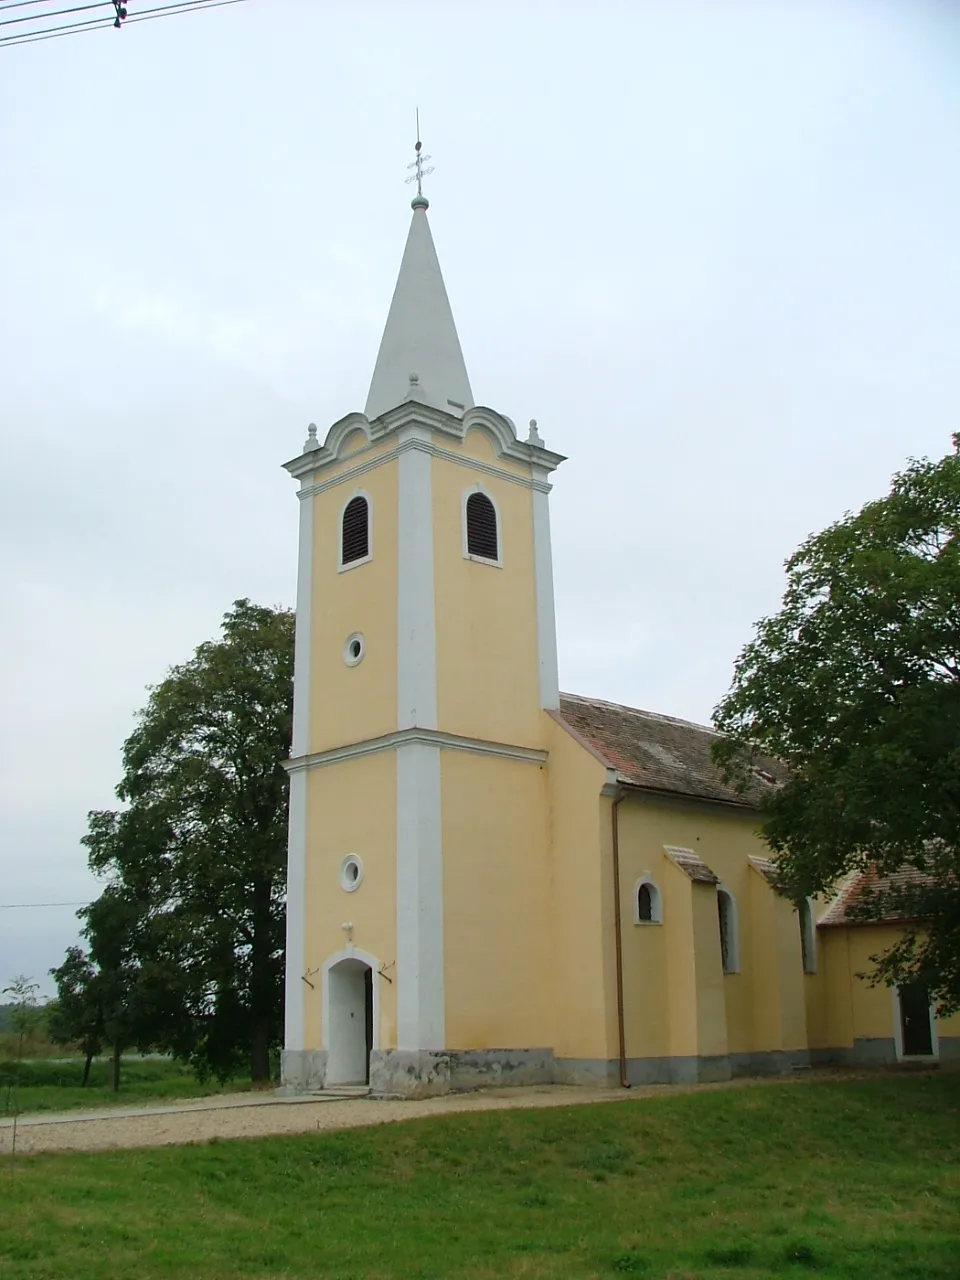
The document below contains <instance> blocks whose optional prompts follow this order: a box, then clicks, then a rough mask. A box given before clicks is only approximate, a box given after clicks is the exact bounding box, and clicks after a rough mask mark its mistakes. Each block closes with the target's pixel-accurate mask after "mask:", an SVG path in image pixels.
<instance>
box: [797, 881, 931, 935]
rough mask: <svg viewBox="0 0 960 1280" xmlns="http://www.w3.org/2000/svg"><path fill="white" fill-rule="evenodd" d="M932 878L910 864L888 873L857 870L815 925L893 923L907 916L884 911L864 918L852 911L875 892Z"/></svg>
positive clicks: (920, 883)
mask: <svg viewBox="0 0 960 1280" xmlns="http://www.w3.org/2000/svg"><path fill="white" fill-rule="evenodd" d="M932 883H933V877H932V876H930V875H926V874H925V873H924V872H922V871H917V870H916V868H914V867H904V868H903V869H902V870H900V871H894V872H891V873H890V874H889V875H879V874H878V873H877V872H876V871H861V872H858V874H857V875H855V876H853V877H852V878H851V879H850V880H848V882H847V883H846V884H845V885H844V886H843V887H842V888H841V890H840V892H839V893H838V894H837V896H836V898H834V900H833V902H831V904H830V906H829V907H828V908H827V910H826V911H825V912H824V914H823V915H822V916H821V917H820V919H819V920H818V921H817V925H818V927H819V928H830V926H831V925H848V924H896V923H897V922H898V921H901V920H906V919H908V917H907V916H906V915H904V914H902V913H901V912H897V911H892V910H891V911H887V912H885V913H884V915H883V916H881V917H880V918H879V919H875V920H864V919H862V918H861V917H859V916H856V915H854V914H853V908H854V907H855V906H856V904H857V903H860V902H864V901H866V900H867V899H868V898H870V897H871V896H872V895H873V894H875V893H886V892H888V891H890V890H898V889H905V888H908V887H909V886H911V885H926V884H932Z"/></svg>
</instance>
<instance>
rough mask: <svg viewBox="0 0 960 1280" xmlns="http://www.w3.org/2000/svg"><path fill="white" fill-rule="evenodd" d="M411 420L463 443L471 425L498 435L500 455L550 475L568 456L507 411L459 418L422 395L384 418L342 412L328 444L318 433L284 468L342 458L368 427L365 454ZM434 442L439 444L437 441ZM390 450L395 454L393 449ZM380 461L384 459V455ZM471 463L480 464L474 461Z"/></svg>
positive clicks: (296, 470)
mask: <svg viewBox="0 0 960 1280" xmlns="http://www.w3.org/2000/svg"><path fill="white" fill-rule="evenodd" d="M409 426H419V427H426V428H427V429H428V430H429V431H430V432H431V434H437V435H439V436H441V437H442V436H447V437H449V438H450V439H451V440H456V441H457V442H458V443H462V441H463V440H464V438H465V436H466V434H467V432H468V431H471V430H481V431H483V432H485V434H486V435H487V436H488V437H489V439H490V440H491V441H492V443H493V446H494V449H495V451H496V454H497V456H498V457H501V458H509V459H510V460H511V461H513V462H522V463H525V464H526V465H527V466H529V467H530V468H531V469H532V470H533V471H536V472H539V473H540V474H543V475H549V473H550V472H551V471H555V470H556V469H557V467H559V465H560V463H561V462H565V461H566V458H565V457H564V455H563V454H560V453H553V452H551V450H549V449H545V448H543V446H542V445H539V444H532V443H530V442H529V441H526V440H519V439H517V433H516V429H515V428H514V425H513V423H512V422H511V421H510V419H509V418H507V417H505V416H504V415H503V414H500V413H497V412H495V411H494V410H493V409H487V408H485V407H483V406H482V405H481V406H478V407H476V408H474V409H468V410H467V411H466V413H465V414H464V415H463V417H462V418H456V417H454V416H453V415H452V414H449V413H444V412H443V411H442V410H440V409H435V408H433V406H432V405H427V404H421V403H420V402H419V401H416V400H408V401H407V403H406V404H402V405H399V406H398V407H397V408H396V409H391V410H390V411H389V412H388V413H384V414H381V416H380V417H379V418H374V420H373V421H372V422H371V421H370V420H369V419H368V418H367V417H366V416H365V415H364V414H362V413H350V414H347V416H346V417H345V418H341V419H340V420H339V421H338V422H335V423H334V424H333V426H332V427H331V428H330V430H329V431H328V432H327V436H326V439H325V440H324V442H323V444H322V445H320V444H317V441H316V436H315V434H314V435H312V436H311V439H310V440H308V442H307V445H306V447H305V448H304V450H303V452H302V453H301V454H300V455H299V457H296V458H293V459H291V460H290V461H289V462H285V463H284V464H283V465H284V469H285V470H286V471H289V472H290V474H291V475H292V476H294V477H295V478H296V479H301V480H303V479H305V478H306V477H308V476H311V475H313V474H315V473H316V472H318V471H323V470H325V469H326V468H327V467H331V466H333V465H334V464H335V463H337V462H340V461H342V459H341V457H340V449H341V447H342V446H343V442H344V441H345V440H346V438H347V437H348V436H349V435H351V434H352V433H353V432H354V431H358V430H359V431H362V432H363V433H364V435H365V436H366V437H367V444H366V446H365V447H364V448H363V449H361V450H360V451H359V454H360V455H362V454H363V453H365V452H367V450H368V449H371V448H373V447H374V446H375V445H376V444H378V443H379V442H380V441H381V440H384V439H386V438H387V437H389V436H393V435H397V434H399V433H400V432H401V431H402V430H403V429H404V428H405V427H409ZM311 431H312V428H311ZM406 443H409V442H406ZM425 443H426V442H424V444H425ZM431 445H433V442H432V441H431ZM433 448H435V449H437V450H438V453H437V456H451V457H453V458H454V459H455V460H458V461H459V460H461V459H460V456H459V454H448V452H447V451H445V450H443V449H442V446H438V445H433ZM386 456H388V457H389V456H392V454H388V455H386ZM376 461H377V462H378V461H380V459H377V460H376ZM369 465H376V462H373V463H368V464H367V466H369ZM469 465H474V464H473V463H472V462H471V463H470V464H469ZM475 465H477V466H479V467H480V468H481V469H484V468H487V469H490V468H489V464H484V463H478V464H475ZM492 470H493V472H494V473H495V474H497V475H507V474H508V473H507V472H504V471H500V470H499V469H497V468H492ZM340 478H342V477H338V481H339V479H340ZM512 478H513V479H514V480H517V481H519V483H522V484H530V483H531V481H528V480H521V479H520V478H519V477H512ZM321 483H322V482H321ZM532 483H533V484H534V486H537V485H539V484H543V483H545V482H544V481H540V480H539V479H534V480H533V481H532ZM314 491H315V492H317V491H319V490H317V489H316V488H315V487H314Z"/></svg>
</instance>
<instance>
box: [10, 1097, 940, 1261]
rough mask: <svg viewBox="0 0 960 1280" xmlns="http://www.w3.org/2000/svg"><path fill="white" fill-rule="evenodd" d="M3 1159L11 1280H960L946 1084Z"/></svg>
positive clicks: (652, 1102) (600, 1107)
mask: <svg viewBox="0 0 960 1280" xmlns="http://www.w3.org/2000/svg"><path fill="white" fill-rule="evenodd" d="M369 1105H370V1106H375V1105H376V1103H370V1104H369ZM8 1161H9V1157H7V1158H5V1159H4V1160H2V1161H0V1176H2V1181H3V1186H4V1191H3V1213H2V1214H0V1275H2V1276H3V1278H4V1280H8V1278H9V1280H46V1278H47V1277H59V1276H70V1277H71V1280H101V1278H106V1277H113V1276H127V1275H136V1276H137V1277H138V1278H139V1280H159V1277H164V1278H165V1280H167V1278H170V1277H174V1278H179V1280H187V1278H189V1280H195V1277H197V1276H202V1277H204V1280H246V1278H249V1280H253V1278H254V1277H257V1280H279V1277H284V1278H285V1280H308V1278H311V1280H312V1278H315V1277H336V1278H337V1280H374V1278H376V1280H433V1278H437V1280H440V1278H441V1277H450V1276H456V1277H458V1278H460V1280H494V1278H496V1280H503V1278H504V1277H506V1278H508V1280H511V1278H514V1277H516V1278H519V1277H524V1278H525V1280H536V1278H543V1280H554V1278H560V1277H563V1278H564V1280H567V1278H571V1280H588V1278H591V1277H601V1278H602V1277H608V1276H610V1277H616V1276H620V1275H632V1276H645V1277H651V1278H653V1277H656V1278H659V1280H667V1278H669V1280H721V1278H722V1277H723V1278H728V1280H729V1278H730V1277H737V1278H739V1280H770V1277H781V1276H783V1277H794V1278H796V1277H802V1276H810V1277H813V1276H816V1277H821V1278H822V1280H894V1278H895V1280H956V1277H957V1276H958V1275H960V1076H958V1075H956V1074H954V1075H950V1074H947V1073H942V1074H936V1073H932V1074H929V1075H923V1076H909V1075H908V1076H886V1077H878V1078H876V1079H867V1080H857V1081H852V1082H844V1083H783V1084H779V1083H778V1084H770V1085H764V1086H761V1087H756V1088H742V1089H730V1090H717V1091H708V1092H702V1093H696V1092H695V1093H689V1094H683V1095H669V1096H665V1097H662V1098H654V1099H642V1100H641V1099H638V1100H637V1101H635V1102H626V1101H625V1102H618V1103H612V1104H602V1103H600V1104H596V1105H590V1106H579V1107H570V1108H557V1109H550V1110H540V1111H509V1112H488V1113H486V1114H476V1115H465V1114H461V1115H450V1116H447V1117H439V1118H435V1119H429V1120H416V1121H411V1122H409V1123H401V1124H391V1125H385V1126H383V1127H377V1128H369V1129H361V1130H352V1131H343V1132H339V1133H328V1134H305V1135H298V1136H296V1137H290V1138H270V1139H257V1140H248V1141H234V1142H213V1143H210V1144H207V1145H203V1146H199V1145H198V1146H187V1147H164V1148H155V1149H151V1150H143V1151H117V1152H106V1153H100V1154H90V1155H48V1156H42V1155H38V1156H25V1157H18V1162H17V1163H16V1165H15V1166H14V1167H11V1168H8V1167H7V1165H8Z"/></svg>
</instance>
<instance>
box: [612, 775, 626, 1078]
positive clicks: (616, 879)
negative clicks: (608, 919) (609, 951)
mask: <svg viewBox="0 0 960 1280" xmlns="http://www.w3.org/2000/svg"><path fill="white" fill-rule="evenodd" d="M624 798H625V796H624V793H623V792H622V791H620V790H618V791H617V794H616V796H615V798H614V801H613V804H612V805H611V806H610V824H611V828H612V835H613V936H614V943H615V947H616V953H617V1044H618V1048H619V1050H620V1084H621V1086H622V1087H623V1088H624V1089H629V1088H630V1083H629V1081H628V1080H627V1039H626V1034H625V1032H624V1029H623V922H622V920H621V919H620V819H619V815H618V813H617V810H618V809H619V808H620V805H621V804H622V803H623V800H624Z"/></svg>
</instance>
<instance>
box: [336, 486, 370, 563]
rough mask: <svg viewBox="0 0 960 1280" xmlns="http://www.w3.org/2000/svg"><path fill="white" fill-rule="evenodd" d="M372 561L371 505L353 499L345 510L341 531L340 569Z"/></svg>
mask: <svg viewBox="0 0 960 1280" xmlns="http://www.w3.org/2000/svg"><path fill="white" fill-rule="evenodd" d="M369 559H370V504H369V503H368V502H367V499H366V498H364V497H356V498H351V499H350V501H349V502H348V503H347V505H346V506H345V507H344V509H343V521H342V524H341V529H340V567H341V568H344V567H346V566H347V565H349V564H356V563H357V562H358V561H360V560H369Z"/></svg>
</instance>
